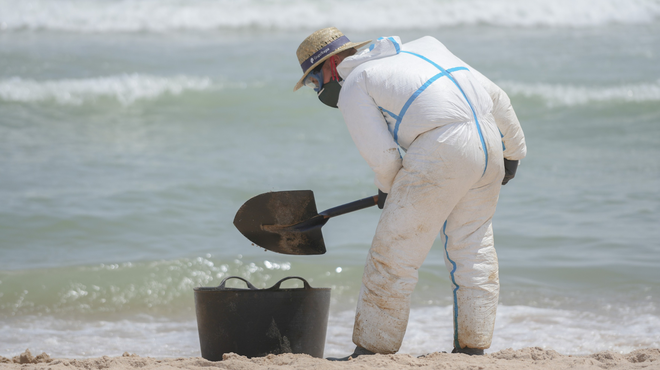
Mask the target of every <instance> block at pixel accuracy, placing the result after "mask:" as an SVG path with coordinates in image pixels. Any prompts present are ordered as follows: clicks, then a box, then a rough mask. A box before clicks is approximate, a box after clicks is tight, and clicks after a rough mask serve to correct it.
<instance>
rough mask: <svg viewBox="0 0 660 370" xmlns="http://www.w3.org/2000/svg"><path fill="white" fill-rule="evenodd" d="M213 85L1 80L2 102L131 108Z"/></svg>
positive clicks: (197, 80) (142, 78)
mask: <svg viewBox="0 0 660 370" xmlns="http://www.w3.org/2000/svg"><path fill="white" fill-rule="evenodd" d="M212 86H213V84H212V82H211V79H209V78H205V77H189V76H175V77H160V76H153V75H147V74H137V73H133V74H122V75H115V76H107V77H95V78H86V79H62V80H49V81H36V80H33V79H23V78H20V77H12V78H9V79H4V80H0V100H5V101H11V102H24V103H27V102H43V101H54V102H56V103H58V104H63V105H80V104H83V103H85V102H91V101H95V100H98V99H102V98H111V99H115V100H117V101H118V102H119V103H121V104H122V105H130V104H132V103H134V102H136V101H138V100H151V99H155V98H158V97H160V96H162V95H165V94H171V95H179V94H181V93H182V92H184V91H200V90H207V89H210V88H211V87H212Z"/></svg>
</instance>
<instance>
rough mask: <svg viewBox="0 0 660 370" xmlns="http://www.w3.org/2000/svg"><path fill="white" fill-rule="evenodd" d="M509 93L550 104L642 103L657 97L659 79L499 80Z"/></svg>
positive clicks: (659, 89) (659, 88)
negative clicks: (600, 83) (586, 82)
mask: <svg viewBox="0 0 660 370" xmlns="http://www.w3.org/2000/svg"><path fill="white" fill-rule="evenodd" d="M498 85H499V86H500V87H501V88H503V89H504V90H505V91H506V92H507V93H508V94H509V95H511V96H515V95H522V96H525V97H528V98H540V99H542V100H543V101H544V102H545V104H546V105H547V106H549V107H555V106H579V105H585V104H589V103H592V102H611V103H617V102H624V103H644V102H657V101H660V80H657V81H655V82H647V83H638V84H622V85H618V86H604V87H595V86H589V87H587V86H577V85H564V84H544V83H536V84H529V83H521V82H512V81H503V82H500V83H498Z"/></svg>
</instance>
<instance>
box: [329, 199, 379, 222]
mask: <svg viewBox="0 0 660 370" xmlns="http://www.w3.org/2000/svg"><path fill="white" fill-rule="evenodd" d="M376 204H378V195H373V196H370V197H366V198H363V199H360V200H356V201H354V202H350V203H346V204H342V205H340V206H337V207H333V208H330V209H326V210H325V211H323V212H321V213H319V215H322V216H323V217H325V218H330V217H335V216H341V215H343V214H346V213H349V212H354V211H359V210H361V209H365V208H369V207H373V206H375V205H376Z"/></svg>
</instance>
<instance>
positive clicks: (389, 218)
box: [337, 37, 526, 353]
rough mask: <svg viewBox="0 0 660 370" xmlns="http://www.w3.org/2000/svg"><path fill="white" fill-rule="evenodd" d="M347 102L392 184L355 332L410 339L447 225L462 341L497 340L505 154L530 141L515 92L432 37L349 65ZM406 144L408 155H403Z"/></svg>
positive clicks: (345, 65) (374, 51) (387, 44)
mask: <svg viewBox="0 0 660 370" xmlns="http://www.w3.org/2000/svg"><path fill="white" fill-rule="evenodd" d="M337 69H338V71H339V74H340V75H341V77H342V78H343V79H344V82H343V85H342V89H341V92H340V95H339V103H338V107H339V109H340V110H341V112H342V114H343V116H344V120H345V121H346V125H347V126H348V129H349V131H350V134H351V136H352V138H353V140H354V142H355V144H356V145H357V147H358V149H359V151H360V154H361V155H362V156H363V157H364V158H365V160H366V161H367V163H368V164H369V166H371V168H372V169H373V171H374V172H375V175H376V179H375V183H376V186H378V188H379V189H380V190H382V191H383V192H385V193H389V195H388V198H387V202H386V204H385V207H384V209H383V213H382V215H381V218H380V221H379V224H378V227H377V230H376V235H375V237H374V239H373V243H372V246H371V249H370V250H369V254H368V257H367V263H366V266H365V270H364V275H363V278H362V288H361V290H360V296H359V300H358V306H357V313H356V317H355V327H354V331H353V342H354V343H355V344H356V345H358V346H360V347H363V348H366V349H368V350H370V351H373V352H377V353H394V352H397V351H398V350H399V348H400V346H401V342H402V340H403V336H404V334H405V330H406V326H407V324H408V315H409V311H410V296H411V294H412V291H413V289H414V288H415V285H416V284H417V280H418V274H417V270H418V269H419V267H420V266H421V265H422V262H423V261H424V259H425V258H426V255H427V254H428V252H429V250H430V248H431V246H432V244H433V241H434V240H435V238H436V236H437V235H438V234H440V236H441V241H442V245H443V246H444V249H445V263H446V266H447V268H448V269H449V271H450V277H451V281H452V284H453V295H454V346H455V347H459V348H465V347H469V348H477V349H478V348H482V349H485V348H489V347H490V343H491V339H492V334H493V327H494V324H495V312H496V308H497V302H498V294H499V277H498V263H497V254H496V253H495V248H494V241H493V231H492V217H493V214H494V212H495V207H496V205H497V199H498V196H499V191H500V187H501V182H502V178H503V176H504V165H503V159H502V158H503V157H506V158H507V159H510V160H519V159H522V158H523V157H524V156H525V154H526V146H525V139H524V135H523V132H522V129H521V127H520V123H519V122H518V119H517V117H516V115H515V113H514V111H513V108H512V107H511V103H510V101H509V98H508V96H507V95H506V93H504V91H502V90H501V89H500V88H499V87H498V86H497V85H495V84H494V83H493V82H491V81H490V80H488V79H487V78H486V77H484V76H483V75H482V74H481V73H479V72H477V71H476V70H475V69H474V68H472V67H470V66H469V65H467V64H466V63H465V62H463V61H462V60H460V59H459V58H457V57H456V56H455V55H453V54H452V53H451V52H450V51H449V50H447V48H446V47H445V46H444V45H443V44H442V43H440V42H439V41H438V40H436V39H434V38H433V37H423V38H421V39H418V40H415V41H412V42H409V43H406V44H401V41H400V39H399V38H398V37H387V38H380V39H379V40H378V41H377V42H375V43H374V44H373V45H371V46H370V47H369V49H364V50H363V51H361V52H358V53H357V54H355V55H353V56H351V57H348V58H346V59H344V60H343V61H342V62H341V63H340V64H339V66H338V68H337ZM398 147H400V148H401V149H403V150H404V151H405V152H406V154H405V156H404V157H403V158H402V157H401V155H400V153H399V151H398Z"/></svg>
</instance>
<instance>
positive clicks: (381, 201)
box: [378, 189, 387, 209]
mask: <svg viewBox="0 0 660 370" xmlns="http://www.w3.org/2000/svg"><path fill="white" fill-rule="evenodd" d="M385 199H387V193H383V192H382V191H381V190H380V189H378V208H380V209H383V207H385Z"/></svg>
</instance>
